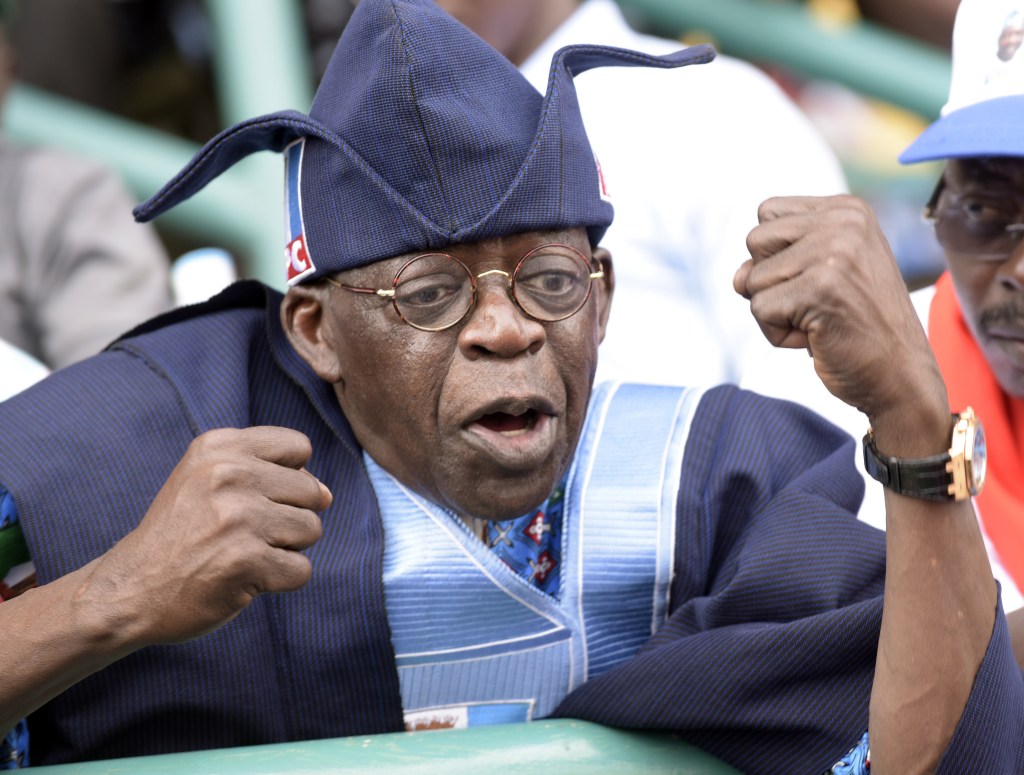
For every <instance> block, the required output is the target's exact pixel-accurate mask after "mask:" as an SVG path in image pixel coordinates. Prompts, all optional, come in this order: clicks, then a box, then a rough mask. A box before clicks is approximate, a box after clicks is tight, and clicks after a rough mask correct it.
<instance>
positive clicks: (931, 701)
mask: <svg viewBox="0 0 1024 775" xmlns="http://www.w3.org/2000/svg"><path fill="white" fill-rule="evenodd" d="M938 416H939V417H942V416H943V415H942V414H939V415H938ZM945 417H947V418H948V414H947V415H945ZM917 422H918V423H921V425H919V427H924V424H927V426H928V427H927V430H925V431H923V432H920V433H916V434H912V433H911V432H910V431H908V430H907V429H906V428H904V429H902V430H900V429H895V428H888V429H885V430H883V431H882V433H881V435H879V434H877V433H876V439H877V443H878V446H879V448H880V449H886V450H893V451H892V452H891V453H890V454H895V455H898V456H901V457H924V456H926V455H929V454H935V453H936V452H937V451H940V450H942V449H943V448H945V447H946V446H948V444H949V425H948V424H947V423H944V422H942V421H938V422H933V423H929V422H928V421H927V419H924V418H919V419H918V421H917ZM883 445H884V446H883ZM885 506H886V553H887V557H886V581H885V602H884V609H883V614H882V631H881V636H880V639H879V644H878V658H877V662H876V669H875V680H874V685H873V688H872V696H871V716H870V722H869V729H870V733H871V753H872V764H873V765H874V767H875V769H877V770H878V771H879V772H883V773H887V772H899V773H910V772H932V771H934V769H935V767H936V766H937V764H938V762H939V759H940V758H941V756H942V753H943V751H944V750H945V749H946V747H947V746H948V744H949V741H950V739H951V738H952V736H953V732H954V731H955V729H956V726H957V723H958V722H959V721H960V718H961V716H962V715H963V712H964V708H965V706H966V704H967V700H968V698H969V696H970V693H971V688H972V686H973V684H974V678H975V675H976V674H977V671H978V667H979V666H980V664H981V662H982V659H983V658H984V656H985V651H986V648H987V646H988V643H989V639H990V637H991V633H992V627H993V623H994V617H995V610H996V602H997V601H996V584H995V581H994V580H993V578H992V573H991V570H990V568H989V564H988V557H987V555H986V552H985V548H984V543H983V541H982V538H981V531H980V529H979V527H978V522H977V518H976V516H975V513H974V509H973V507H972V505H971V501H970V500H966V501H961V502H948V503H940V502H933V501H927V500H920V499H916V498H910V497H906V496H901V495H898V494H896V493H895V492H892V491H891V490H886V493H885Z"/></svg>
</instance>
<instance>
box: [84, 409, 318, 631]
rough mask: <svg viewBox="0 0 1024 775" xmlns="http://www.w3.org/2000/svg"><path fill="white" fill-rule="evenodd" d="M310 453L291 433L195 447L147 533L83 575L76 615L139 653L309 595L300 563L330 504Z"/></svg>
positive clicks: (238, 436) (146, 524)
mask: <svg viewBox="0 0 1024 775" xmlns="http://www.w3.org/2000/svg"><path fill="white" fill-rule="evenodd" d="M311 453H312V449H311V446H310V442H309V439H307V438H306V437H305V436H304V435H303V434H301V433H298V432H297V431H293V430H289V429H287V428H277V427H269V426H266V427H256V428H246V429H242V430H238V429H219V430H213V431H208V432H207V433H204V434H202V435H201V436H199V437H197V438H196V439H195V440H194V441H193V442H192V444H191V445H190V446H189V449H188V451H187V452H186V454H185V456H184V457H183V458H182V459H181V461H180V462H179V463H178V465H177V466H176V467H175V469H174V471H172V472H171V475H170V477H168V479H167V481H166V482H165V483H164V486H163V487H162V488H161V489H160V492H159V493H157V496H156V498H155V499H154V500H153V503H152V505H151V506H150V508H149V511H148V512H147V513H146V515H145V517H144V518H143V520H142V522H141V523H140V524H139V526H138V527H137V528H136V529H135V530H133V531H132V532H131V533H129V534H128V535H127V536H125V537H124V538H123V539H122V540H121V541H120V542H118V543H117V544H116V545H115V546H114V547H113V548H112V549H111V550H110V551H109V552H107V553H106V554H104V555H103V556H102V557H100V558H98V559H97V560H95V561H93V562H92V563H90V565H89V566H86V568H84V569H83V570H84V571H85V574H84V578H83V579H82V582H83V583H82V584H81V585H80V586H79V587H78V589H77V594H76V603H77V605H76V610H77V611H78V612H79V613H81V614H82V615H84V616H87V617H89V618H90V619H91V621H90V622H89V624H90V625H92V626H96V625H97V624H98V623H101V626H102V627H103V628H110V629H107V631H108V632H109V633H111V634H113V633H118V636H117V639H118V640H119V641H120V645H121V646H122V647H127V648H129V649H132V648H139V647H142V646H146V645H151V644H156V643H174V642H179V641H183V640H188V639H190V638H194V637H196V636H199V635H202V634H204V633H206V632H209V631H211V630H214V629H216V628H217V627H219V626H221V625H223V624H225V623H226V622H228V621H230V620H231V619H233V618H234V617H235V616H237V615H238V614H239V612H241V611H242V609H243V608H245V607H246V606H247V605H248V604H249V603H250V602H252V600H253V599H254V598H255V597H256V596H257V595H259V594H262V593H264V592H285V591H290V590H295V589H298V588H299V587H301V586H303V585H304V584H305V583H306V582H307V581H308V580H309V578H310V575H311V573H312V566H311V565H310V562H309V560H308V559H307V558H306V557H305V556H304V555H302V554H301V553H300V552H301V550H303V549H306V548H308V547H309V546H311V545H312V544H314V543H315V542H316V541H317V539H318V538H319V537H320V533H321V524H320V518H319V517H318V516H317V514H316V512H317V511H320V510H322V509H325V508H326V507H327V506H328V505H330V502H331V493H330V491H329V490H328V489H327V487H325V486H324V485H323V484H322V483H321V482H319V481H318V480H317V479H316V478H315V477H314V476H313V475H312V474H310V473H309V472H307V471H306V470H305V469H304V468H303V466H304V465H305V464H306V462H307V461H308V460H309V456H310V454H311ZM97 615H98V618H99V622H98V621H97V620H96V619H92V617H95V616H97Z"/></svg>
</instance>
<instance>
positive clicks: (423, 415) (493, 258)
mask: <svg viewBox="0 0 1024 775" xmlns="http://www.w3.org/2000/svg"><path fill="white" fill-rule="evenodd" d="M545 242H565V243H567V244H570V245H573V246H574V247H576V248H577V249H579V250H580V251H581V252H583V253H584V255H585V256H588V257H589V256H591V255H593V256H594V257H595V258H599V259H607V258H608V255H607V251H603V250H600V249H599V250H597V251H594V252H593V253H592V251H591V248H590V246H589V244H588V240H587V235H586V231H585V229H582V228H579V229H572V230H565V231H556V232H539V233H527V234H518V235H511V236H508V237H504V238H499V239H493V240H485V241H482V242H478V243H471V244H468V245H455V246H451V247H449V248H448V249H446V250H445V251H444V252H446V253H449V254H451V255H453V256H455V257H456V258H458V259H460V260H462V261H463V262H465V263H466V264H467V265H468V266H469V267H470V268H471V269H472V270H473V271H474V272H475V273H479V272H482V271H486V270H487V269H492V268H500V269H503V270H505V271H509V272H511V271H512V269H514V268H515V265H516V264H517V263H518V262H519V260H520V259H521V258H522V256H523V255H525V254H526V253H527V252H529V250H530V249H532V248H533V247H536V246H538V245H540V244H542V243H545ZM428 252H429V251H428ZM415 255H421V253H415V254H410V255H406V256H399V257H396V258H393V259H387V260H385V261H382V262H379V263H377V264H374V265H369V266H365V267H360V268H358V269H353V270H349V271H348V272H343V273H340V274H339V275H337V276H336V277H337V278H340V279H342V280H343V281H344V282H346V283H350V284H365V286H366V287H381V288H390V287H391V284H392V282H393V279H394V273H395V271H397V270H398V269H399V268H401V266H403V265H404V263H405V262H406V261H407V260H408V259H409V258H412V257H413V256H415ZM610 268H611V267H610V263H609V264H608V272H609V275H608V277H607V278H606V279H604V280H596V281H595V283H594V287H593V292H592V293H591V297H590V299H589V300H588V301H587V303H586V304H584V306H583V308H582V309H581V310H580V311H579V312H578V313H576V314H575V315H574V316H572V317H570V318H568V319H566V320H563V321H559V322H557V323H539V322H537V321H534V320H531V319H529V318H527V317H525V316H524V315H523V314H522V313H521V312H520V311H519V310H518V308H516V307H515V306H514V304H513V302H512V301H511V299H509V297H508V292H507V288H508V285H507V282H506V281H505V279H504V278H503V277H498V276H492V277H488V278H484V279H483V280H482V281H480V286H479V294H478V300H477V305H476V307H475V308H474V309H473V310H472V311H471V312H470V314H469V315H468V316H467V318H466V319H465V320H464V321H463V322H462V323H460V324H458V325H456V326H454V327H452V328H450V329H446V330H444V331H438V332H425V331H419V330H417V329H415V328H413V327H411V326H409V325H407V324H405V323H404V322H402V321H401V320H400V319H399V318H398V315H397V314H396V312H395V310H394V308H393V306H392V305H391V303H390V301H388V300H384V299H380V298H379V297H374V296H372V295H357V294H349V293H346V292H344V291H342V290H340V289H338V290H336V291H334V292H331V291H329V290H327V287H319V288H306V289H302V288H301V287H300V288H296V289H293V290H292V291H290V292H289V296H288V297H286V304H285V306H286V307H289V305H290V309H292V310H294V309H300V308H301V307H297V306H296V305H301V304H303V302H302V301H301V300H302V299H319V301H317V302H315V304H316V305H317V307H318V308H319V309H320V313H319V318H320V322H319V323H318V324H317V327H316V328H317V330H318V331H319V332H321V333H320V334H318V335H317V336H314V337H313V339H317V337H319V343H318V344H315V345H314V346H312V349H310V346H309V344H308V339H309V338H310V337H309V336H306V335H304V334H303V327H302V325H301V324H299V325H296V324H295V322H294V316H293V317H289V312H288V310H286V309H285V308H284V307H283V308H282V315H283V322H284V324H285V328H286V330H288V331H289V337H290V338H291V339H292V341H293V343H295V344H296V349H297V350H298V351H299V352H300V354H301V355H303V357H304V358H305V359H306V360H307V362H309V363H310V365H311V366H313V368H314V370H316V371H317V373H318V374H320V376H321V377H322V378H324V379H327V381H329V382H331V383H333V384H334V387H335V393H336V394H337V396H338V400H339V403H340V404H341V407H342V409H343V411H344V412H345V414H346V416H347V417H348V419H349V421H350V423H351V425H352V428H353V431H354V432H355V435H356V438H357V439H358V440H359V442H360V444H361V445H362V446H363V448H364V449H366V451H367V452H368V453H369V454H370V455H371V457H373V458H374V460H376V461H377V463H379V464H380V465H381V466H382V467H384V469H385V470H387V471H388V472H389V473H391V474H392V475H393V476H395V477H396V478H397V479H398V480H399V481H401V482H402V483H403V484H405V485H406V486H408V487H410V488H411V489H413V490H414V491H416V492H417V493H419V494H421V495H423V496H425V497H428V498H430V499H431V500H433V501H434V502H436V503H438V504H440V505H442V506H445V507H447V508H450V509H451V510H452V511H454V512H456V513H458V514H460V515H463V516H477V517H487V518H494V519H508V518H511V517H514V516H519V515H520V514H522V513H525V512H526V511H528V510H530V509H531V508H534V507H535V506H536V505H538V504H539V503H541V502H542V501H543V500H544V499H545V498H546V497H547V496H548V495H549V494H550V491H551V489H552V488H553V487H554V485H555V484H556V483H557V481H558V480H559V479H560V478H561V476H562V474H563V473H564V472H565V470H566V469H567V467H568V465H569V463H570V461H571V459H572V457H573V454H574V452H575V447H576V443H577V441H578V438H579V434H580V431H581V430H582V425H583V420H584V418H585V415H586V408H587V403H588V401H589V396H590V390H591V383H592V381H593V376H594V373H595V370H596V364H597V346H598V344H599V342H600V340H601V338H602V337H603V333H604V323H605V321H606V320H607V306H608V303H609V301H610V289H611V275H610ZM492 411H493V412H500V413H502V414H508V413H509V412H510V413H511V415H510V416H512V417H525V418H527V420H526V424H527V428H526V430H525V432H522V431H521V432H520V435H522V436H523V437H524V439H520V441H523V442H524V444H523V446H522V448H520V447H518V446H516V445H515V444H510V445H507V444H505V441H507V439H506V436H505V434H497V437H500V439H501V441H499V443H498V447H499V449H498V451H497V452H495V451H494V450H493V449H492V448H491V447H490V446H489V441H488V440H491V441H493V439H494V438H495V437H496V436H494V435H489V434H488V433H487V432H486V431H485V430H484V431H483V432H482V433H481V432H480V431H481V430H482V429H481V428H479V427H476V426H475V425H474V422H475V420H477V419H479V417H480V415H481V414H485V413H489V412H492ZM474 428H475V430H474ZM511 435H512V436H516V435H517V433H512V434H511ZM481 439H483V441H481ZM534 441H536V444H534ZM520 453H521V454H520Z"/></svg>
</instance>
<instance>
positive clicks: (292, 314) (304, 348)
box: [281, 285, 341, 384]
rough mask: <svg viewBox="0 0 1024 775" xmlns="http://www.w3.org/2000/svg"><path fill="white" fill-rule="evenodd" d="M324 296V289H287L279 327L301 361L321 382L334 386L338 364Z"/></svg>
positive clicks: (337, 375) (308, 287) (306, 287)
mask: <svg viewBox="0 0 1024 775" xmlns="http://www.w3.org/2000/svg"><path fill="white" fill-rule="evenodd" d="M326 296H327V294H326V292H325V289H324V288H322V287H319V286H315V285H313V286H303V285H296V286H293V287H292V288H289V289H288V293H287V294H285V297H284V301H283V302H281V326H282V327H283V328H284V330H285V333H286V334H287V335H288V341H289V342H291V345H292V347H293V348H295V352H297V353H298V354H299V356H300V357H301V358H302V360H304V361H305V362H306V363H308V364H309V366H310V368H312V369H313V371H315V372H316V374H317V376H319V377H320V379H322V380H325V381H327V382H330V383H331V384H334V383H336V382H340V381H341V364H340V363H339V361H338V353H337V350H336V349H335V344H336V343H335V341H334V340H335V336H336V332H335V330H334V327H333V325H332V321H331V318H330V315H329V314H328V313H327V310H326V306H325V305H326Z"/></svg>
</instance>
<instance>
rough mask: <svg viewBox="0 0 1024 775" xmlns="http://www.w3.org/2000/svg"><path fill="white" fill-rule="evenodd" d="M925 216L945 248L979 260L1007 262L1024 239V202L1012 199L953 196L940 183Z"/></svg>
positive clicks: (974, 195) (964, 195)
mask: <svg viewBox="0 0 1024 775" xmlns="http://www.w3.org/2000/svg"><path fill="white" fill-rule="evenodd" d="M924 217H925V219H926V220H929V221H931V222H932V224H933V225H934V227H935V236H936V238H937V239H938V240H939V244H941V245H942V246H943V247H944V248H946V249H947V250H949V251H950V252H953V253H961V254H964V255H966V256H968V257H969V258H971V259H974V260H976V261H1005V260H1006V259H1007V257H1009V256H1010V255H1011V254H1012V253H1013V252H1014V251H1016V250H1017V247H1018V246H1019V245H1020V243H1021V238H1022V237H1024V201H1021V200H1018V199H1016V198H1013V197H1009V196H992V195H986V194H974V193H971V194H953V193H950V192H949V191H946V190H945V184H944V181H943V180H941V179H940V180H939V183H938V185H937V186H936V188H935V191H934V193H933V194H932V196H931V199H930V200H929V201H928V204H927V205H926V206H925V210H924Z"/></svg>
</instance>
